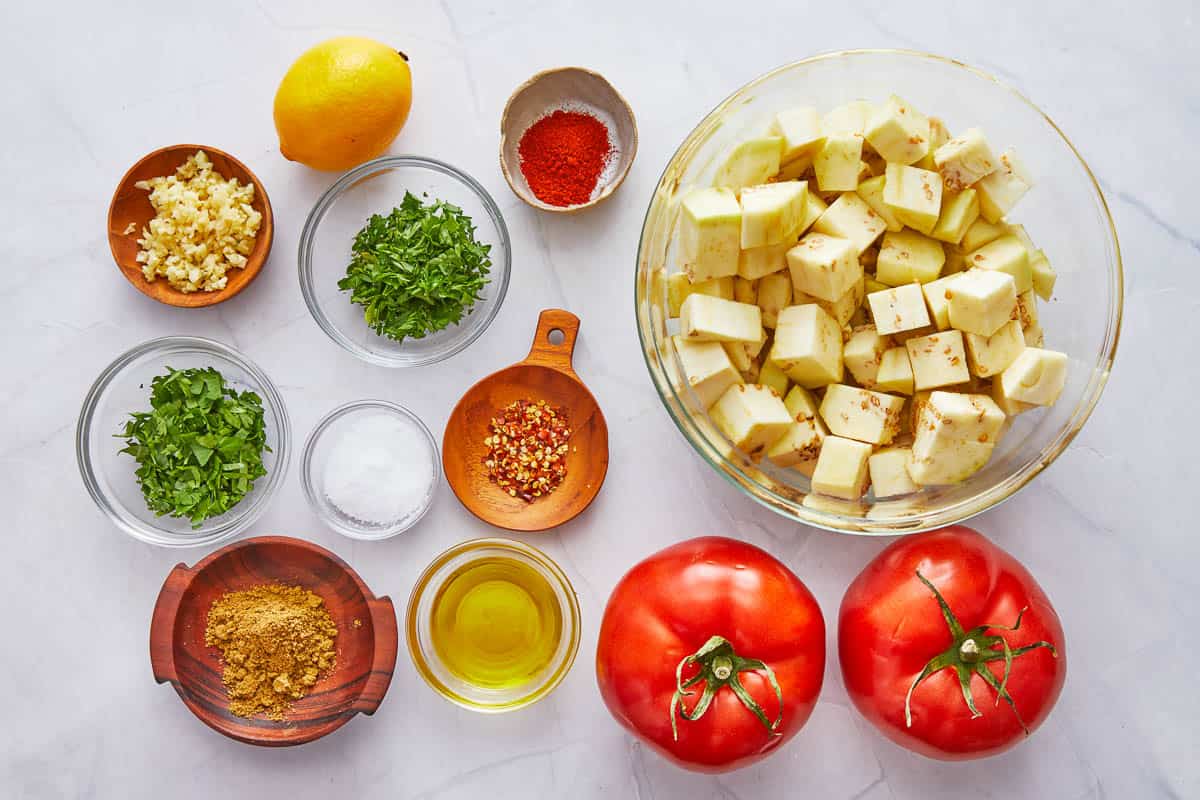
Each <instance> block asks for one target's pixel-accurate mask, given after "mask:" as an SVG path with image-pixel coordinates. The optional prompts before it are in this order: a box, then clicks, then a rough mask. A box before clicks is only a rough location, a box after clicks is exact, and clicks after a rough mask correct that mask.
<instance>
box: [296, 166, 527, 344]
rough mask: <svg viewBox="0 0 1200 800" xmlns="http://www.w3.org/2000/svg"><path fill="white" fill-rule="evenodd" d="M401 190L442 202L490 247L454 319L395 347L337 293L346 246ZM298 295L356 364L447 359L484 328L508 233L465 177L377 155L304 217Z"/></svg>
mask: <svg viewBox="0 0 1200 800" xmlns="http://www.w3.org/2000/svg"><path fill="white" fill-rule="evenodd" d="M405 192H412V193H413V194H415V195H417V196H418V197H420V198H421V200H422V201H425V202H429V201H432V200H435V199H436V200H445V201H446V202H447V203H451V204H453V205H456V206H458V207H459V208H461V209H462V210H463V212H464V213H465V214H466V215H467V216H469V217H470V218H471V220H472V221H473V222H474V223H475V238H476V239H477V240H478V241H479V242H480V243H481V244H488V245H491V247H492V249H491V252H490V256H491V259H492V267H491V280H490V281H489V282H488V283H487V285H486V286H484V287H483V291H482V292H481V297H480V299H479V300H478V301H477V302H476V303H475V305H474V307H473V308H472V309H471V310H470V311H469V312H468V313H467V314H465V315H464V316H463V318H462V320H461V321H460V322H459V323H458V324H456V325H451V326H449V327H447V328H445V329H443V330H440V331H437V332H436V333H431V334H429V335H427V336H425V337H424V338H421V339H411V338H409V339H405V340H404V341H403V342H397V341H394V340H392V339H389V338H388V337H386V336H380V335H379V334H377V333H375V331H373V330H372V329H371V328H370V327H369V326H368V325H367V323H366V321H365V320H364V319H363V307H362V306H359V305H355V304H354V303H351V302H350V292H348V291H342V290H341V289H339V288H338V281H339V280H341V279H342V278H344V277H345V276H346V267H347V266H348V265H349V263H350V246H351V244H353V242H354V237H355V235H356V234H357V233H358V232H359V231H360V230H362V228H363V226H364V225H366V223H367V220H368V219H369V218H370V217H371V215H372V214H388V213H389V212H391V210H392V209H393V208H395V207H396V206H398V205H400V202H401V201H402V200H403V199H404V194H405ZM299 258H300V290H301V292H303V294H304V302H305V303H306V304H307V305H308V310H309V311H310V312H311V313H312V315H313V319H315V320H316V321H317V324H318V325H320V326H321V330H323V331H325V333H326V334H328V335H329V338H330V339H333V341H335V342H337V344H338V345H340V346H341V347H344V348H345V349H346V350H349V351H350V352H351V353H353V354H354V355H356V356H358V357H359V358H361V359H362V360H363V361H366V362H369V363H371V364H379V365H380V366H384V367H416V366H420V365H422V364H433V363H434V362H437V361H441V360H443V359H446V358H449V357H450V356H452V355H454V354H455V353H458V352H459V351H461V350H463V349H464V348H466V347H467V346H468V345H470V344H471V342H473V341H475V340H476V339H478V338H479V337H480V336H481V335H482V334H483V332H484V331H485V330H487V327H488V325H491V324H492V320H493V319H495V317H496V313H497V312H499V310H500V304H501V303H503V302H504V295H505V293H506V292H507V291H508V277H509V271H510V269H511V266H512V253H511V247H510V245H509V240H508V228H507V227H506V226H505V224H504V218H503V217H502V216H501V215H500V209H499V207H497V205H496V202H495V201H494V200H492V197H491V195H489V194H488V192H487V190H486V189H484V188H483V186H481V185H480V184H479V182H478V181H476V180H475V179H474V178H472V177H471V176H470V175H468V174H466V173H465V172H462V171H460V170H458V169H455V168H454V167H452V166H450V165H449V164H445V163H443V162H441V161H437V160H435V159H432V158H420V157H418V156H384V157H383V158H377V159H375V160H374V161H368V162H367V163H365V164H363V165H361V166H358V167H355V168H354V169H352V170H350V171H349V172H347V173H346V174H345V175H343V176H342V177H341V178H339V179H338V180H337V182H336V183H334V184H333V186H330V187H329V189H328V190H327V191H326V192H325V194H323V195H321V198H320V199H319V200H317V204H316V205H315V206H314V207H313V210H312V211H311V212H310V213H309V215H308V219H307V220H306V221H305V223H304V230H303V232H302V233H301V234H300V253H299Z"/></svg>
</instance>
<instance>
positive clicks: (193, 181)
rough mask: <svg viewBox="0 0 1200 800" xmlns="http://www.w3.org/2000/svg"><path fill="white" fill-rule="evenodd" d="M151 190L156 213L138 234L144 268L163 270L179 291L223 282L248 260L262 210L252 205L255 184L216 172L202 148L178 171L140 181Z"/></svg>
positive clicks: (149, 273) (149, 272)
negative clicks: (255, 208) (140, 234)
mask: <svg viewBox="0 0 1200 800" xmlns="http://www.w3.org/2000/svg"><path fill="white" fill-rule="evenodd" d="M136 186H137V188H139V189H145V190H147V191H149V192H150V204H151V205H152V206H154V210H155V212H156V216H155V217H154V219H152V220H150V223H149V224H148V225H147V227H146V228H144V229H143V230H142V238H140V239H138V244H139V245H141V248H142V251H141V252H140V253H138V255H137V260H138V261H139V262H140V263H141V264H142V274H143V275H145V276H146V280H148V281H153V280H154V279H155V278H156V277H158V276H160V275H161V276H162V277H164V278H166V279H167V282H168V283H170V284H171V286H173V287H175V288H176V289H178V290H179V291H181V292H197V291H203V292H215V291H219V290H221V289H224V288H225V284H226V282H227V281H228V277H227V276H226V273H227V272H228V270H229V269H230V268H237V269H240V268H241V267H244V266H246V256H248V255H249V254H250V251H251V250H253V249H254V238H255V235H256V234H257V233H258V226H259V225H260V224H261V223H262V214H260V213H259V212H258V211H256V210H254V209H253V208H252V207H251V205H250V204H251V203H252V202H253V201H254V184H249V185H241V184H239V183H238V180H237V178H229V179H228V180H227V179H225V178H223V177H221V175H219V174H218V173H216V172H213V168H212V162H211V161H209V159H208V156H207V155H205V153H204V151H203V150H200V151H197V153H196V155H194V156H192V157H191V158H189V159H188V160H187V161H185V162H184V163H183V164H182V165H180V167H179V169H177V170H175V174H174V175H168V176H166V177H159V178H151V179H150V180H148V181H138V182H137V184H136Z"/></svg>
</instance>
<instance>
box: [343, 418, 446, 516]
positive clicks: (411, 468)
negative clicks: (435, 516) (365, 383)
mask: <svg viewBox="0 0 1200 800" xmlns="http://www.w3.org/2000/svg"><path fill="white" fill-rule="evenodd" d="M338 433H340V436H339V437H338V439H337V441H335V442H334V444H333V447H332V448H331V449H330V451H329V458H328V459H327V460H326V462H325V476H324V486H325V497H326V499H327V500H329V502H330V503H331V504H332V505H333V506H334V508H336V509H337V510H338V511H340V512H342V513H343V514H345V515H346V516H347V517H350V518H351V519H353V520H355V521H357V522H359V523H362V524H364V525H368V526H387V525H392V524H394V523H397V522H401V521H403V520H404V519H406V518H408V517H411V516H413V515H414V514H417V513H419V512H420V511H421V509H422V508H423V507H424V506H425V503H426V502H427V500H428V499H429V495H430V493H431V492H432V491H433V478H434V462H433V458H434V456H433V453H432V452H431V448H430V446H429V440H428V439H427V438H426V436H425V432H424V431H423V430H421V428H420V427H419V426H418V425H417V424H416V423H415V422H413V421H412V420H410V419H407V418H404V417H399V416H395V415H393V414H386V413H379V414H371V415H370V416H359V417H354V418H351V419H350V420H347V422H346V423H345V424H344V426H343V428H342V430H340V431H338Z"/></svg>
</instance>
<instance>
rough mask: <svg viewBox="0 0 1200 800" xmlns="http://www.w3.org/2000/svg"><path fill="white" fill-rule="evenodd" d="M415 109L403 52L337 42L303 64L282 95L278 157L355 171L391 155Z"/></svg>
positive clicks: (352, 40) (278, 96)
mask: <svg viewBox="0 0 1200 800" xmlns="http://www.w3.org/2000/svg"><path fill="white" fill-rule="evenodd" d="M411 106H412V73H411V72H410V71H409V68H408V60H407V58H406V57H405V56H404V54H403V53H399V52H397V51H396V50H393V49H392V48H390V47H388V46H387V45H385V44H381V43H380V42H376V41H374V40H372V39H365V38H362V37H358V36H340V37H338V38H336V39H330V40H328V41H326V42H322V43H321V44H318V45H316V46H315V47H313V48H312V49H310V50H308V51H307V52H305V53H304V54H303V55H301V56H300V58H298V59H296V61H295V63H293V64H292V66H291V67H290V68H289V69H288V71H287V74H286V75H284V76H283V81H282V82H281V83H280V84H279V89H278V91H276V92H275V130H276V132H278V134H279V150H280V152H281V153H283V157H284V158H286V159H288V160H289V161H299V162H300V163H301V164H305V165H307V166H310V167H312V168H314V169H322V170H343V169H349V168H350V167H353V166H355V165H357V164H361V163H362V162H364V161H367V160H369V159H372V158H375V157H376V156H378V155H380V154H382V153H383V151H385V150H386V149H387V148H388V145H390V144H391V143H392V140H393V139H395V138H396V134H398V133H400V129H401V128H402V127H404V121H405V120H406V119H408V110H409V108H410V107H411Z"/></svg>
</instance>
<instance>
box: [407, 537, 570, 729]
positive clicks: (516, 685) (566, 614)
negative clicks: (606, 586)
mask: <svg viewBox="0 0 1200 800" xmlns="http://www.w3.org/2000/svg"><path fill="white" fill-rule="evenodd" d="M405 627H406V633H407V637H408V649H409V653H410V654H411V655H412V659H413V663H414V664H415V665H416V667H417V671H418V672H419V673H420V674H421V677H423V678H424V679H425V681H426V683H428V684H429V685H430V686H431V687H432V688H433V689H434V691H436V692H437V693H438V694H440V695H442V696H443V697H445V698H446V699H447V700H449V701H451V702H452V703H457V704H458V705H460V706H462V707H463V708H469V709H471V710H472V711H482V712H486V713H499V712H502V711H513V710H515V709H518V708H523V707H524V706H527V705H530V704H531V703H534V702H536V701H538V700H540V699H541V698H543V697H545V696H546V695H547V694H549V693H550V692H551V691H553V690H554V688H555V687H556V686H558V684H559V683H560V682H561V681H562V679H563V678H564V677H565V676H566V674H567V672H568V671H569V670H570V669H571V665H572V664H573V663H574V661H575V654H576V653H577V652H578V651H579V628H580V617H579V602H578V600H577V598H576V596H575V590H574V589H573V588H572V587H571V582H570V581H569V580H568V579H567V576H566V574H565V573H564V572H563V571H562V569H561V568H559V566H558V565H557V564H555V563H554V561H552V560H551V559H550V557H549V556H547V555H546V554H545V553H543V552H542V551H541V550H538V549H537V548H535V547H530V546H529V545H526V544H522V543H521V542H515V541H512V540H509V539H474V540H471V541H467V542H463V543H462V544H458V545H455V546H454V547H451V548H450V549H449V550H447V551H446V552H444V553H442V554H441V555H440V556H438V557H437V558H435V559H434V560H433V563H431V564H430V565H429V566H428V567H427V568H426V569H425V571H424V572H423V573H421V577H420V578H418V579H417V584H416V586H415V587H414V588H413V593H412V596H411V597H410V598H409V601H408V617H407V622H406V625H405Z"/></svg>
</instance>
